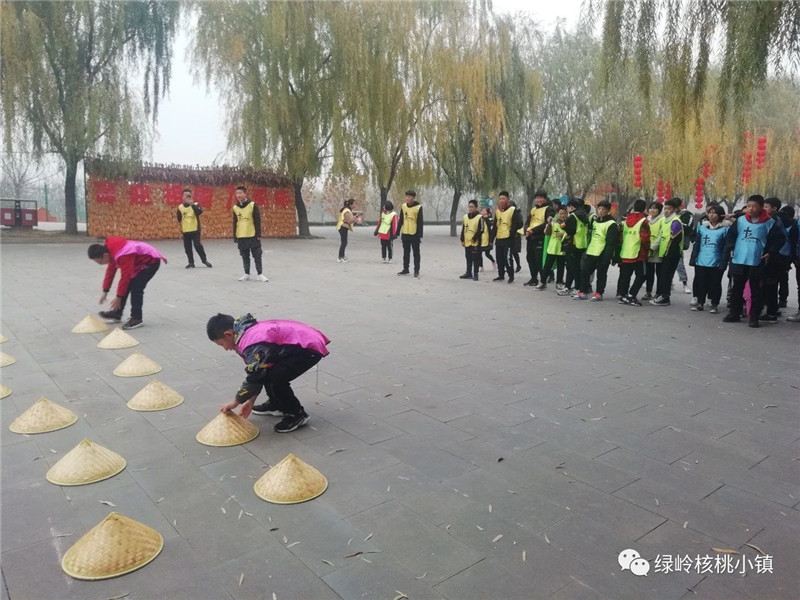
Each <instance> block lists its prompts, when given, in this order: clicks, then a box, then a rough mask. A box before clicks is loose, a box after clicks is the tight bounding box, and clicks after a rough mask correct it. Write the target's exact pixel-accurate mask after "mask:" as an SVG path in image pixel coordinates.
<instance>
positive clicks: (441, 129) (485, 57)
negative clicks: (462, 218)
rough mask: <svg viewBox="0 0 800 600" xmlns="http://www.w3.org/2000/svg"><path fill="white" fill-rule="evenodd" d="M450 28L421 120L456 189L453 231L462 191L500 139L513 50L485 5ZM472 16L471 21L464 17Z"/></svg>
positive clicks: (440, 168)
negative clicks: (504, 80) (505, 77)
mask: <svg viewBox="0 0 800 600" xmlns="http://www.w3.org/2000/svg"><path fill="white" fill-rule="evenodd" d="M459 17H460V18H461V19H462V21H461V23H459V22H458V21H456V22H451V24H450V26H449V27H448V28H447V30H446V31H445V32H444V35H443V40H442V42H441V43H442V47H441V62H440V64H439V68H437V69H436V70H435V72H434V77H433V87H432V97H433V99H434V104H433V106H432V107H431V108H430V109H429V110H428V111H427V113H426V114H425V116H424V117H423V120H422V123H421V130H422V135H423V138H424V141H425V150H426V152H427V153H429V154H430V156H431V157H432V158H433V159H434V163H435V167H436V173H437V175H438V176H439V178H440V179H443V180H444V182H445V183H446V184H447V185H449V186H450V187H452V188H453V198H452V202H451V205H450V235H451V236H455V235H456V230H457V223H456V217H457V212H458V207H459V204H460V200H461V195H462V194H463V193H464V192H465V191H468V190H474V189H475V188H476V184H477V181H478V180H479V179H481V178H482V175H483V171H484V169H485V167H486V166H487V164H488V163H489V161H487V153H491V151H492V150H493V149H494V148H495V147H496V146H497V145H498V144H499V143H500V140H501V139H502V133H503V121H504V113H503V104H502V101H501V99H500V96H499V94H498V93H497V84H498V82H499V80H500V78H501V72H502V68H503V64H504V62H505V58H506V54H507V51H508V39H507V35H506V33H507V31H506V29H505V28H503V27H502V26H498V25H497V24H495V23H494V22H493V20H492V15H491V14H490V12H489V10H488V8H487V7H486V6H485V5H479V6H475V7H473V10H472V11H470V12H469V13H464V14H463V15H459ZM464 18H466V19H467V21H463V19H464Z"/></svg>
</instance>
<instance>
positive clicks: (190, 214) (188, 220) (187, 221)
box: [178, 204, 197, 233]
mask: <svg viewBox="0 0 800 600" xmlns="http://www.w3.org/2000/svg"><path fill="white" fill-rule="evenodd" d="M178 210H179V211H181V231H182V232H183V233H191V232H193V231H197V215H196V214H194V208H192V205H191V204H190V205H189V206H186V205H185V204H181V205H180V206H179V207H178Z"/></svg>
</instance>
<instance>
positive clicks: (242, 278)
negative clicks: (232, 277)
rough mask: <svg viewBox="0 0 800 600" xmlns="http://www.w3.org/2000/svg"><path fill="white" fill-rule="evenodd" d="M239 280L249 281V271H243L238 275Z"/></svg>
mask: <svg viewBox="0 0 800 600" xmlns="http://www.w3.org/2000/svg"><path fill="white" fill-rule="evenodd" d="M239 281H250V273H245V274H244V275H242V276H241V277H239Z"/></svg>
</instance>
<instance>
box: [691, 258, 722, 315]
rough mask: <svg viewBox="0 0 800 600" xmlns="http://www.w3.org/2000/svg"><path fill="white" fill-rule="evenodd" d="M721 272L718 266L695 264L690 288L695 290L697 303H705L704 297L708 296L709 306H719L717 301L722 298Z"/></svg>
mask: <svg viewBox="0 0 800 600" xmlns="http://www.w3.org/2000/svg"><path fill="white" fill-rule="evenodd" d="M723 272H724V271H722V270H721V269H719V268H718V267H699V266H695V268H694V282H693V283H692V289H693V290H694V292H695V298H697V303H698V304H701V305H702V304H705V302H706V298H708V302H709V304H711V306H719V301H720V299H721V298H722V274H723Z"/></svg>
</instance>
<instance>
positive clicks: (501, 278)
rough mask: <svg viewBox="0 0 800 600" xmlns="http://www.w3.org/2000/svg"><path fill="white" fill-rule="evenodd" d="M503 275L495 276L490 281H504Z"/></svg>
mask: <svg viewBox="0 0 800 600" xmlns="http://www.w3.org/2000/svg"><path fill="white" fill-rule="evenodd" d="M504 280H505V277H495V278H494V279H492V281H504Z"/></svg>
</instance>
